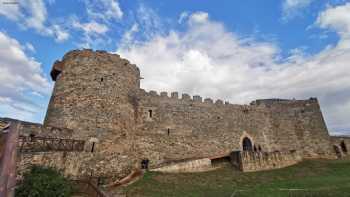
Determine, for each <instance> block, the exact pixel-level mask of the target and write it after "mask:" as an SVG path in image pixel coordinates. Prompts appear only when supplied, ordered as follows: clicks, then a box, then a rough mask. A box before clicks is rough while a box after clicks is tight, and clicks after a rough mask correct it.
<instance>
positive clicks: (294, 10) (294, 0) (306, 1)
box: [282, 0, 314, 20]
mask: <svg viewBox="0 0 350 197" xmlns="http://www.w3.org/2000/svg"><path fill="white" fill-rule="evenodd" d="M312 1H314V0H284V1H283V4H282V14H283V18H282V19H283V20H288V19H290V18H293V17H295V16H298V15H300V14H301V13H302V12H301V11H302V9H303V8H306V7H307V6H309V5H310V4H311V3H312Z"/></svg>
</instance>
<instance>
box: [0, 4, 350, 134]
mask: <svg viewBox="0 0 350 197" xmlns="http://www.w3.org/2000/svg"><path fill="white" fill-rule="evenodd" d="M82 48H92V49H94V50H97V49H99V50H106V51H109V52H112V53H118V54H120V55H121V56H122V57H124V58H127V59H129V60H130V61H131V62H132V63H135V64H137V65H138V67H139V68H140V71H141V76H142V77H143V78H144V79H143V80H142V82H141V88H143V89H146V90H156V91H159V92H160V91H167V92H171V91H178V92H179V93H180V94H181V93H188V94H191V95H201V96H202V97H209V98H212V99H222V100H226V101H229V102H230V103H236V104H249V103H250V102H251V101H253V100H255V99H264V98H285V99H292V98H296V99H308V98H310V97H317V98H318V100H319V102H320V105H321V110H322V112H323V115H324V118H325V120H326V123H327V126H328V129H329V131H330V132H331V133H332V134H348V135H350V121H349V120H350V118H349V117H350V1H348V0H264V1H261V0H245V1H232V0H221V1H214V0H201V1H198V0H186V1H184V0H183V1H181V0H180V1H179V0H167V1H160V0H158V1H156V0H148V1H146V0H134V1H130V0H77V1H71V0H60V1H58V0H47V1H45V0H0V117H12V118H16V119H21V120H26V121H32V122H39V123H42V122H43V119H44V117H45V113H46V109H47V105H48V102H49V99H50V96H51V92H52V88H53V86H54V83H53V81H52V80H51V79H50V76H49V73H50V69H51V67H52V64H53V62H54V61H55V60H59V59H61V58H62V57H63V55H64V54H65V53H66V52H68V51H69V50H72V49H82Z"/></svg>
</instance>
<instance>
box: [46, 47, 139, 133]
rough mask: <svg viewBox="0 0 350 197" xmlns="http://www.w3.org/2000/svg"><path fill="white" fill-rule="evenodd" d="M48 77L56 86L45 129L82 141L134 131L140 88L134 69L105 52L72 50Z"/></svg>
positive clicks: (136, 70)
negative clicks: (71, 133) (63, 130)
mask: <svg viewBox="0 0 350 197" xmlns="http://www.w3.org/2000/svg"><path fill="white" fill-rule="evenodd" d="M51 77H52V79H53V80H54V81H56V83H55V87H54V90H53V93H52V96H51V99H50V103H49V106H48V110H47V113H46V117H45V121H44V125H45V126H54V127H64V128H70V129H73V130H74V133H75V134H76V133H78V134H79V137H83V138H85V137H86V138H88V137H98V138H100V137H101V136H111V135H110V134H118V135H124V136H125V135H127V133H128V132H132V131H133V130H134V125H135V120H136V117H135V115H137V113H136V112H135V110H137V108H136V107H137V98H136V92H137V91H138V90H139V87H140V71H139V69H138V68H137V67H136V65H133V64H130V63H129V61H127V60H125V59H122V58H120V56H119V55H117V54H110V53H107V52H105V51H92V50H74V51H70V52H68V53H67V54H65V56H64V57H63V59H62V61H56V62H55V63H54V65H53V67H52V71H51Z"/></svg>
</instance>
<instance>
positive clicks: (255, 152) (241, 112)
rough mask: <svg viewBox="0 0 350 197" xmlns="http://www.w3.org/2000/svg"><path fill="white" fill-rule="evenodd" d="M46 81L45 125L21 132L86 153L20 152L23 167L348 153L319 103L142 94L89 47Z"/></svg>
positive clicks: (267, 161) (125, 68)
mask: <svg viewBox="0 0 350 197" xmlns="http://www.w3.org/2000/svg"><path fill="white" fill-rule="evenodd" d="M51 77H52V79H53V80H54V81H55V87H54V90H53V93H52V96H51V99H50V103H49V106H48V110H47V114H46V118H45V121H44V125H43V126H42V125H36V126H35V125H34V126H33V125H30V126H26V125H24V126H23V129H22V135H26V136H29V135H35V136H50V137H57V138H65V139H75V140H81V141H84V142H85V143H84V145H83V146H84V147H83V150H82V151H70V152H62V151H57V152H53V153H52V152H51V153H46V152H41V153H36V154H22V155H21V156H20V157H21V159H20V160H21V161H20V163H19V168H20V169H21V168H24V167H25V166H26V165H28V164H32V163H40V164H45V165H53V166H56V167H58V168H61V169H63V170H64V171H65V172H66V174H68V175H72V176H84V175H92V174H93V175H94V176H99V177H109V178H111V177H123V176H125V175H127V174H128V173H130V171H131V170H132V169H134V168H140V163H141V161H142V160H144V159H148V160H149V161H150V163H149V168H151V169H156V170H162V169H163V170H164V171H166V170H168V171H171V167H169V165H168V164H172V163H177V162H180V163H181V162H184V161H189V162H193V161H198V162H199V163H201V162H204V163H206V164H205V165H210V162H214V161H216V160H220V159H229V160H231V162H232V163H233V164H234V165H237V166H238V167H239V168H240V169H241V170H243V171H254V170H263V169H273V168H279V167H284V166H288V165H292V164H294V163H297V162H299V161H300V160H302V159H303V158H336V157H337V156H339V154H344V153H346V152H347V143H348V138H344V139H340V138H334V139H331V137H330V136H329V134H328V130H327V127H326V125H325V121H324V119H323V116H322V112H321V110H320V106H319V103H318V100H317V99H316V98H310V99H307V100H282V99H266V100H256V101H253V102H251V103H250V104H249V105H235V104H229V103H228V102H223V101H221V100H216V101H213V100H212V99H210V98H202V97H200V96H197V95H195V96H193V97H190V96H189V95H188V94H179V93H177V92H172V93H167V92H160V93H157V92H155V91H149V92H147V91H145V90H143V89H141V88H140V79H141V77H140V70H139V69H138V67H137V66H136V65H134V64H131V63H130V62H129V61H128V60H126V59H123V58H121V57H120V56H119V55H117V54H110V53H107V52H104V51H92V50H74V51H71V52H68V53H67V54H66V55H65V56H64V57H63V59H62V60H61V61H56V62H55V64H54V65H53V67H52V71H51ZM341 143H344V146H345V147H344V146H340V144H341ZM335 144H336V148H335V146H334V145H335ZM339 152H340V153H339ZM182 164H183V165H184V166H186V164H184V163H182ZM191 165H192V164H191ZM179 168H181V165H180V167H179ZM185 168H186V167H184V169H182V170H185ZM180 170H181V169H180Z"/></svg>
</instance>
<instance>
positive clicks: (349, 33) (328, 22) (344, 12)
mask: <svg viewBox="0 0 350 197" xmlns="http://www.w3.org/2000/svg"><path fill="white" fill-rule="evenodd" d="M316 24H317V25H319V26H320V27H322V28H329V29H333V30H334V31H336V32H338V33H339V34H340V36H342V39H350V3H347V4H345V5H343V6H337V7H329V8H328V9H327V10H326V11H324V12H322V13H320V14H319V16H318V19H317V21H316Z"/></svg>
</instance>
